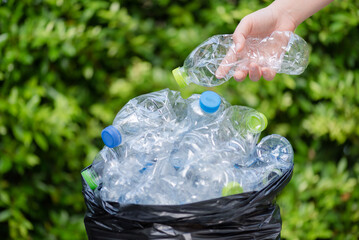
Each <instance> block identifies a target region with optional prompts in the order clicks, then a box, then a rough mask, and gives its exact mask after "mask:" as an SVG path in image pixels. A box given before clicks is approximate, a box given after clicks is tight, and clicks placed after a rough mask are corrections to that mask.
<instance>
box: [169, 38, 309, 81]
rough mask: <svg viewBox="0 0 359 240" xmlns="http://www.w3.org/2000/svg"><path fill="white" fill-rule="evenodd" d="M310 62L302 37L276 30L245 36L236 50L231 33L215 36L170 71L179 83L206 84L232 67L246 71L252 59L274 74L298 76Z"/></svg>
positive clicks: (222, 77)
mask: <svg viewBox="0 0 359 240" xmlns="http://www.w3.org/2000/svg"><path fill="white" fill-rule="evenodd" d="M308 61H309V47H308V44H307V43H306V42H305V40H304V39H302V38H301V37H299V36H298V35H296V34H294V33H293V32H289V31H284V32H281V31H275V32H273V33H272V34H271V35H270V36H268V37H265V38H263V39H259V38H247V39H246V43H245V47H244V49H243V50H242V51H241V52H239V53H237V52H236V51H235V45H234V43H233V40H232V35H231V34H224V35H215V36H213V37H210V38H209V39H207V40H206V41H205V42H203V43H202V44H200V45H199V46H198V47H197V48H195V49H194V50H193V51H192V52H191V53H190V55H188V57H187V58H186V60H185V61H184V64H183V66H182V67H178V68H176V69H174V70H173V71H172V73H173V75H174V77H175V79H176V81H177V83H178V85H179V86H180V87H184V86H186V85H188V84H190V83H191V82H192V83H195V84H197V85H202V86H206V87H213V86H218V85H220V84H222V83H224V82H226V81H228V80H229V79H230V78H231V77H232V76H233V74H234V72H235V70H248V69H249V64H250V63H252V62H254V63H256V64H258V65H259V66H260V67H268V68H270V69H272V70H274V71H275V72H277V73H285V74H289V75H299V74H301V73H303V72H304V70H305V69H306V67H307V65H308Z"/></svg>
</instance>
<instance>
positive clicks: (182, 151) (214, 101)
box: [170, 91, 226, 170]
mask: <svg viewBox="0 0 359 240" xmlns="http://www.w3.org/2000/svg"><path fill="white" fill-rule="evenodd" d="M187 101H188V102H189V103H188V111H187V117H186V120H187V122H188V123H187V124H188V126H190V127H189V129H190V130H191V131H189V132H187V134H186V133H184V136H183V137H181V136H179V139H178V141H177V143H176V144H175V145H174V149H173V150H172V152H171V155H170V162H171V163H172V165H173V167H174V168H175V169H177V170H178V169H179V168H181V167H182V166H183V165H184V163H185V162H186V161H187V160H188V159H189V158H191V156H193V154H194V153H195V152H197V151H203V150H204V147H205V144H208V140H207V139H206V138H203V135H202V134H196V131H194V129H197V128H201V127H208V126H209V125H211V126H212V125H213V122H214V121H216V119H217V118H218V117H219V116H220V115H221V114H222V113H223V111H224V109H225V107H226V104H221V97H220V96H219V95H218V94H217V93H215V92H212V91H206V92H203V93H202V94H201V95H198V94H194V95H192V96H191V97H189V98H188V99H187Z"/></svg>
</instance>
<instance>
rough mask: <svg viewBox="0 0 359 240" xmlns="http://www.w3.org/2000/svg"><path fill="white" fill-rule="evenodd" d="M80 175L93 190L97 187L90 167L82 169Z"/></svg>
mask: <svg viewBox="0 0 359 240" xmlns="http://www.w3.org/2000/svg"><path fill="white" fill-rule="evenodd" d="M81 175H82V177H83V178H84V179H85V181H86V182H87V184H88V185H89V187H90V188H91V190H95V189H96V188H97V184H96V181H95V177H94V175H93V174H92V173H91V171H90V169H86V170H85V171H82V172H81Z"/></svg>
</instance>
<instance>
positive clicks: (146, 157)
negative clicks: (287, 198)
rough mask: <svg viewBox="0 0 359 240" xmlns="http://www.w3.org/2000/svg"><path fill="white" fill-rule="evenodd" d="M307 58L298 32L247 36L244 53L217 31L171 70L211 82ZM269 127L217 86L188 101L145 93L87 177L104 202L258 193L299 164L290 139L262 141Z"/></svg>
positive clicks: (125, 113)
mask: <svg viewBox="0 0 359 240" xmlns="http://www.w3.org/2000/svg"><path fill="white" fill-rule="evenodd" d="M308 58H309V47H308V45H307V44H306V42H305V41H304V40H303V39H302V38H300V37H299V36H298V35H296V34H294V33H292V32H278V31H277V32H273V33H272V34H271V35H270V36H268V37H265V38H263V39H258V38H248V39H247V40H246V44H245V48H244V50H243V51H241V52H239V53H237V52H236V51H235V46H234V44H233V40H232V35H229V34H226V35H216V36H213V37H211V38H209V39H208V40H206V41H205V42H203V43H202V44H200V45H199V46H198V47H197V48H196V49H194V50H193V51H192V53H191V54H190V55H189V56H188V57H187V59H186V60H185V62H184V65H183V66H182V67H179V68H176V69H175V70H173V75H174V77H175V79H176V81H177V82H178V84H179V85H180V86H186V85H187V84H189V83H195V84H198V85H202V86H207V87H210V86H217V85H220V84H222V83H224V82H225V81H227V80H229V79H230V78H231V77H232V76H233V74H234V72H235V71H237V70H243V71H247V70H248V67H249V65H250V64H251V63H255V64H257V65H258V66H260V67H268V68H271V69H272V70H274V71H275V72H277V73H286V74H292V75H297V74H301V73H302V72H303V71H304V70H305V68H306V67H307V64H308ZM266 126H267V120H266V118H265V116H264V115H263V114H261V113H259V112H258V111H256V110H254V109H252V108H248V107H244V106H231V105H230V104H229V103H228V102H226V101H225V99H223V98H221V97H220V96H219V95H218V94H216V93H214V92H211V91H207V92H204V93H202V94H201V95H199V94H194V95H192V96H191V97H189V98H188V99H183V98H182V97H181V95H180V93H179V92H176V91H171V90H169V89H165V90H161V91H158V92H153V93H149V94H145V95H141V96H138V97H136V98H134V99H132V100H130V101H129V102H128V103H127V104H126V105H125V106H124V107H123V108H122V109H121V110H120V112H119V113H118V114H117V116H116V118H115V119H114V121H113V124H112V125H111V126H109V127H107V128H105V129H104V130H103V131H102V139H103V141H104V143H105V145H106V147H104V148H103V149H102V150H101V151H100V153H99V154H98V155H97V157H96V158H95V160H94V162H93V164H92V165H91V167H90V168H88V169H86V170H85V171H83V172H82V176H83V177H84V179H85V180H86V182H87V183H88V185H89V186H90V187H91V189H93V190H94V191H95V194H96V195H97V196H98V197H100V198H101V199H102V200H104V201H116V202H120V203H137V204H159V205H172V204H185V203H191V202H196V201H202V200H206V199H212V198H217V197H221V196H227V195H231V194H237V193H241V192H250V191H258V190H261V189H262V188H264V187H265V186H267V185H268V184H269V183H270V182H272V181H275V180H277V179H278V178H279V177H280V176H282V175H283V173H285V172H286V171H288V170H289V169H291V168H292V167H293V149H292V147H291V145H290V143H289V142H288V140H287V139H285V138H284V137H282V136H279V135H276V134H273V135H269V136H266V137H264V138H262V139H261V141H260V142H259V143H258V140H259V136H260V133H261V132H262V131H263V130H264V129H265V128H266ZM257 143H258V144H257Z"/></svg>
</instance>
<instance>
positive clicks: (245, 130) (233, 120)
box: [218, 106, 268, 165]
mask: <svg viewBox="0 0 359 240" xmlns="http://www.w3.org/2000/svg"><path fill="white" fill-rule="evenodd" d="M223 115H224V116H223V118H222V121H221V122H220V123H219V134H218V138H219V139H218V141H219V142H222V143H223V145H222V152H223V153H225V152H226V150H228V152H230V153H237V154H238V155H239V156H238V157H236V159H237V160H238V164H245V165H248V163H247V161H248V159H249V156H250V155H251V154H252V152H253V150H254V147H255V145H256V144H257V142H258V139H259V136H260V134H261V132H262V131H263V130H264V129H265V128H266V127H267V124H268V122H267V118H266V117H265V116H264V114H262V113H260V112H258V111H256V110H254V109H253V108H249V107H244V106H231V107H229V108H227V109H226V110H225V112H224V113H223ZM239 159H240V160H239Z"/></svg>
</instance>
